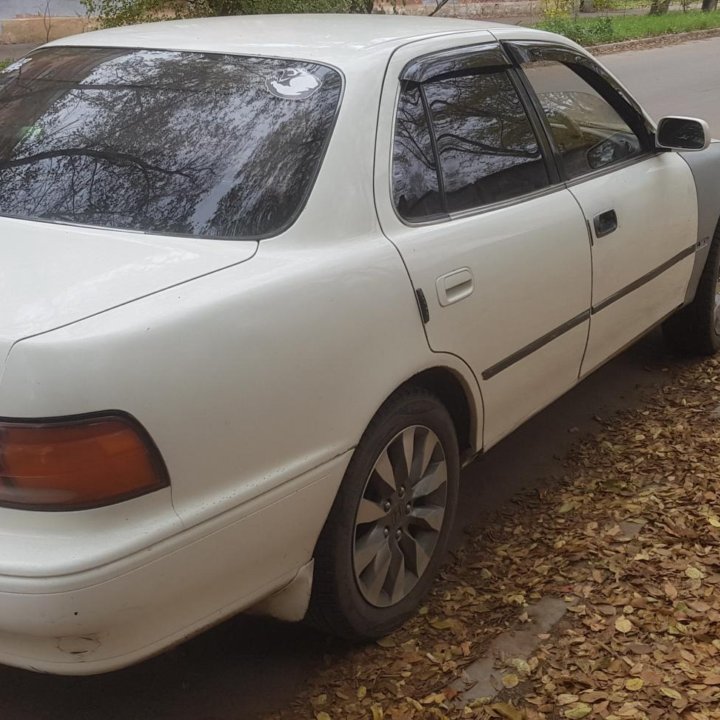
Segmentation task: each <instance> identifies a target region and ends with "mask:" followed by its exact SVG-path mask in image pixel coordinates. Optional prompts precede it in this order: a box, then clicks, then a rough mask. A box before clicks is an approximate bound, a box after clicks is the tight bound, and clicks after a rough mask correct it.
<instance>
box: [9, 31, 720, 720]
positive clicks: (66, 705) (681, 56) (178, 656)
mask: <svg viewBox="0 0 720 720" xmlns="http://www.w3.org/2000/svg"><path fill="white" fill-rule="evenodd" d="M716 57H720V39H713V40H704V41H700V42H693V43H687V44H684V45H675V46H669V47H667V48H660V49H656V50H645V51H637V52H632V53H622V54H618V55H612V56H606V57H604V58H603V61H604V62H606V63H607V64H608V65H609V66H610V67H611V68H612V69H613V71H616V72H617V74H618V75H619V76H620V77H621V78H622V79H623V81H624V82H625V83H626V85H627V87H628V89H630V90H632V91H633V92H634V93H636V94H637V97H638V99H640V100H641V101H642V102H643V103H644V104H646V106H647V109H648V110H649V111H650V112H651V114H653V115H654V116H655V117H659V116H660V114H663V113H666V112H667V113H669V112H673V113H675V114H679V115H698V116H701V117H705V118H706V119H707V120H708V121H709V122H710V123H711V127H712V128H713V131H714V133H715V135H717V136H720V84H719V83H720V79H719V78H720V76H719V75H718V73H717V63H716V61H715V58H716ZM672 362H677V361H676V360H673V359H672V358H670V357H668V356H667V354H666V350H665V348H664V345H663V343H662V339H661V337H660V334H659V333H658V332H655V333H653V334H651V335H650V336H648V337H647V338H645V339H644V340H642V341H641V342H640V343H638V344H637V345H635V346H634V347H632V348H631V349H630V350H628V351H627V352H625V353H624V354H623V355H621V356H619V357H618V358H616V359H615V360H613V361H612V362H611V363H608V364H607V365H606V366H605V367H603V368H602V369H601V370H599V371H598V372H596V373H595V374H594V375H592V376H591V377H590V378H588V379H587V380H585V381H584V382H583V383H582V384H581V385H579V386H578V387H577V388H575V389H574V390H573V391H571V392H570V393H568V394H567V395H565V396H564V397H563V398H561V399H560V400H558V401H557V402H556V403H554V404H553V405H552V406H551V407H550V408H548V409H547V410H545V411H543V412H542V413H540V414H539V415H537V416H536V417H535V418H533V419H532V420H530V421H529V422H528V423H526V424H525V425H524V426H523V427H521V428H520V429H519V430H518V431H516V432H515V433H513V435H511V436H510V437H509V438H507V439H506V440H504V441H503V442H501V443H500V444H499V445H498V446H496V447H495V448H493V449H491V450H490V451H489V452H488V454H487V455H486V456H485V457H484V458H482V460H480V461H478V462H475V463H474V464H473V465H471V466H470V467H469V468H468V469H467V470H466V471H465V472H464V473H463V491H462V492H463V495H462V498H461V504H460V506H461V509H462V510H461V521H462V525H468V524H471V523H472V524H473V525H476V526H477V525H482V524H483V523H487V522H490V521H491V519H492V516H493V514H494V513H495V512H497V511H498V510H502V511H503V512H505V513H512V512H514V509H513V503H512V498H513V497H514V496H515V495H516V494H517V493H518V492H519V491H521V490H524V489H527V488H533V487H540V486H543V485H545V484H547V483H548V482H552V478H553V477H557V476H559V475H561V473H562V458H563V456H564V455H565V453H566V452H567V449H568V448H569V447H570V445H571V444H572V443H573V442H574V441H575V440H576V439H577V438H578V437H580V436H583V435H586V436H587V435H593V434H594V433H596V432H597V431H598V429H599V427H600V426H599V425H598V422H597V420H596V418H597V417H601V418H607V417H609V416H610V415H612V413H614V412H616V411H617V410H618V409H621V408H627V407H637V406H638V405H641V404H642V401H643V397H644V395H645V394H646V393H647V392H649V391H651V390H652V389H653V388H655V387H657V386H658V385H660V384H662V383H663V382H664V380H665V372H664V370H663V368H664V367H667V366H668V365H669V364H670V363H672ZM460 537H461V532H460V531H459V532H458V538H457V541H459V540H460ZM228 552H242V548H228ZM330 649H332V652H333V653H334V655H335V656H337V654H338V653H341V652H350V649H349V648H346V649H343V648H342V647H340V648H339V647H338V646H337V645H333V644H332V641H330V640H328V639H326V638H324V637H321V636H319V635H317V634H315V633H313V632H311V631H309V630H306V629H305V628H303V627H300V626H292V625H282V624H281V623H275V622H273V621H269V620H262V619H254V618H248V617H238V618H235V619H233V620H230V621H228V622H226V623H224V624H222V625H220V626H219V627H217V628H215V629H213V630H211V631H209V632H207V633H204V634H203V635H201V636H200V637H198V638H196V639H195V640H192V641H190V642H188V643H185V644H184V645H182V646H180V647H179V648H177V649H175V650H173V651H171V652H168V653H165V654H164V655H162V656H160V657H158V658H155V659H153V660H149V661H147V662H145V663H142V664H141V665H138V666H136V667H133V668H129V669H128V670H123V671H119V672H117V673H113V674H110V675H105V676H97V677H89V678H62V677H53V676H47V675H34V674H32V673H29V672H24V671H21V670H15V669H11V668H0V717H2V718H8V719H11V720H253V719H254V718H257V717H259V716H260V715H262V714H263V713H265V712H269V711H271V710H272V709H274V708H278V707H282V706H284V705H285V704H287V703H288V702H289V701H290V700H292V698H293V696H294V694H295V693H296V692H297V691H298V690H299V689H300V688H301V687H302V686H303V684H304V682H305V679H306V678H308V677H310V676H311V675H312V673H313V672H314V671H315V670H316V669H317V668H318V667H320V666H321V665H322V663H323V662H325V661H326V659H325V658H326V657H328V658H330V660H331V659H332V655H326V654H327V653H328V650H330Z"/></svg>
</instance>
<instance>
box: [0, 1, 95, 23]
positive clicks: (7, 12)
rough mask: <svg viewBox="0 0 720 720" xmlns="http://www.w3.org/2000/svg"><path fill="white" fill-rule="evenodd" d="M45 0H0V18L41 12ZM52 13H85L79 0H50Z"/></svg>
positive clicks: (5, 18)
mask: <svg viewBox="0 0 720 720" xmlns="http://www.w3.org/2000/svg"><path fill="white" fill-rule="evenodd" d="M45 3H46V0H0V20H7V19H8V18H14V17H16V16H17V15H33V14H37V13H40V14H43V13H44V12H45ZM50 13H51V14H52V15H69V16H71V17H73V16H75V15H85V7H84V6H83V5H82V4H81V3H80V0H50Z"/></svg>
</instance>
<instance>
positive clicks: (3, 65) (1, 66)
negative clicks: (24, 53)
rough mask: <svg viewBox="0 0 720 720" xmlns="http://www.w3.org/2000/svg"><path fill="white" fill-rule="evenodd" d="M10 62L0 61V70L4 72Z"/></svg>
mask: <svg viewBox="0 0 720 720" xmlns="http://www.w3.org/2000/svg"><path fill="white" fill-rule="evenodd" d="M11 62H12V60H0V70H4V69H5V68H6V67H7V66H8V65H9V64H10V63H11Z"/></svg>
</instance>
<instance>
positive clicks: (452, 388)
mask: <svg viewBox="0 0 720 720" xmlns="http://www.w3.org/2000/svg"><path fill="white" fill-rule="evenodd" d="M410 386H414V387H421V388H423V389H425V390H428V391H429V392H431V393H432V394H433V395H435V396H436V397H437V398H438V400H440V402H442V404H443V405H444V406H445V408H446V410H447V411H448V413H449V414H450V417H451V419H452V421H453V425H454V426H455V433H456V436H457V440H458V447H459V449H460V458H461V460H462V459H464V458H466V457H468V456H472V455H474V454H475V453H476V452H477V451H478V450H479V447H478V446H477V442H476V438H477V436H478V424H479V417H480V413H478V412H477V410H476V409H475V400H474V398H473V397H472V392H471V390H470V388H469V387H467V385H466V383H465V381H464V378H462V376H460V375H458V374H457V373H456V372H455V371H453V370H451V369H450V368H448V367H445V366H436V367H432V368H428V369H427V370H422V371H421V372H419V373H417V374H415V375H413V376H412V377H411V378H408V380H406V381H405V382H404V383H403V384H402V385H401V386H400V387H399V388H398V389H397V390H396V391H395V392H400V391H401V390H403V389H404V388H407V387H410ZM394 394H395V393H393V395H394Z"/></svg>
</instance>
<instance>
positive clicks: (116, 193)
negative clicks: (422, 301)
mask: <svg viewBox="0 0 720 720" xmlns="http://www.w3.org/2000/svg"><path fill="white" fill-rule="evenodd" d="M341 86H342V82H341V78H340V76H339V75H338V73H337V72H335V71H334V70H332V69H330V68H327V67H325V66H323V65H317V64H312V63H307V62H298V61H294V60H276V59H268V58H257V57H239V56H230V55H212V54H200V53H185V52H171V51H155V50H137V49H116V48H53V49H48V50H41V51H38V52H37V53H36V54H35V55H33V56H31V57H30V59H28V60H25V61H21V62H19V63H16V64H15V65H13V66H10V68H8V69H7V70H6V71H5V72H4V73H0V187H1V188H2V192H0V215H6V216H14V217H21V218H28V219H38V220H51V221H64V222H69V223H77V224H82V225H96V226H102V227H109V228H123V229H129V230H138V231H145V232H153V233H173V234H187V235H195V236H203V237H231V238H243V237H261V236H267V235H271V234H274V233H277V232H279V231H281V230H282V229H283V228H284V227H286V226H287V225H288V224H289V223H290V222H291V221H292V220H293V219H294V217H295V215H296V214H297V213H298V212H299V210H300V208H301V207H302V204H303V202H304V200H305V198H306V197H307V194H308V193H309V191H310V188H311V185H312V183H313V180H314V178H315V175H316V173H317V170H318V167H319V164H320V162H321V158H322V155H323V151H324V148H325V145H326V143H327V140H328V138H329V135H330V132H331V129H332V125H333V122H334V117H335V113H336V109H337V105H338V103H339V100H340V94H341Z"/></svg>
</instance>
